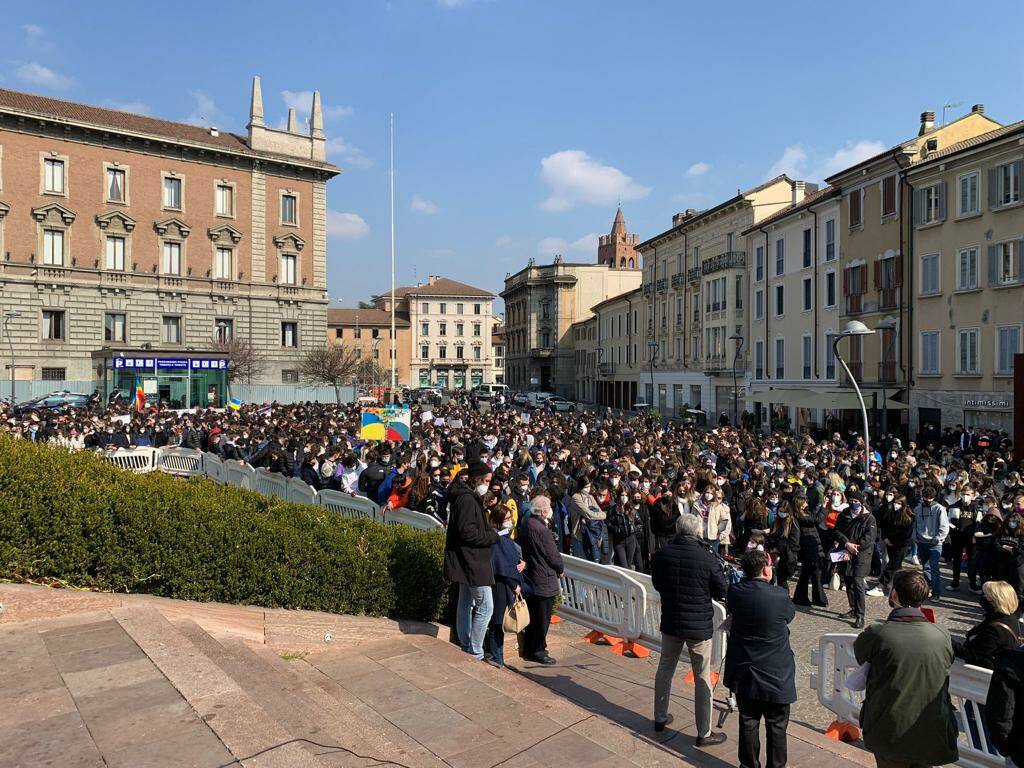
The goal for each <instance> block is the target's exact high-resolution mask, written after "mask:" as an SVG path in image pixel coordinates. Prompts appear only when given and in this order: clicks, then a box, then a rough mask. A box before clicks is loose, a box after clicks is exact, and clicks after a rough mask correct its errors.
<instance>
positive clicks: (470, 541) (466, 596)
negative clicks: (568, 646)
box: [444, 463, 498, 659]
mask: <svg viewBox="0 0 1024 768" xmlns="http://www.w3.org/2000/svg"><path fill="white" fill-rule="evenodd" d="M468 479H469V484H467V483H466V479H465V476H464V475H463V473H461V472H460V473H459V475H458V477H456V480H455V482H454V483H453V484H452V488H451V492H450V494H449V511H448V530H447V532H446V534H445V542H444V576H445V578H446V579H448V580H449V581H452V582H454V583H456V584H458V585H459V604H458V608H457V609H456V615H455V629H456V631H457V632H458V635H459V644H460V645H461V646H462V650H464V651H465V652H466V653H471V654H473V655H474V656H475V657H476V658H478V659H483V657H484V635H485V634H486V633H487V624H488V623H489V622H490V620H491V613H492V612H493V611H494V596H493V593H492V592H491V586H492V585H493V584H494V571H493V569H492V567H491V547H492V546H493V545H494V544H496V543H497V542H498V532H497V531H496V530H494V529H493V528H492V527H491V526H490V525H488V524H487V519H486V517H485V515H484V505H483V502H482V501H481V498H482V497H483V495H484V494H485V493H487V484H488V482H490V479H491V468H490V467H488V466H487V465H486V464H480V463H477V464H473V465H472V466H471V467H470V468H469V472H468Z"/></svg>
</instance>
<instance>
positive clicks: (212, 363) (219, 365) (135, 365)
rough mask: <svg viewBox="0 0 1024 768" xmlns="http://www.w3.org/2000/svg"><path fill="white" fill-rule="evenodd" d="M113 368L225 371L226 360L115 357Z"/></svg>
mask: <svg viewBox="0 0 1024 768" xmlns="http://www.w3.org/2000/svg"><path fill="white" fill-rule="evenodd" d="M114 368H127V369H131V370H148V371H152V370H153V369H154V368H156V369H158V370H162V371H187V370H189V369H190V368H191V369H192V370H193V371H226V370H227V368H228V361H227V360H210V359H207V358H203V359H199V358H188V357H115V358H114Z"/></svg>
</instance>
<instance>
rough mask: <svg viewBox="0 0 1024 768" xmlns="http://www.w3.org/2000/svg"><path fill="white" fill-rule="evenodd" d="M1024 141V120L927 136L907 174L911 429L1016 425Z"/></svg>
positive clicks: (1023, 287)
mask: <svg viewBox="0 0 1024 768" xmlns="http://www.w3.org/2000/svg"><path fill="white" fill-rule="evenodd" d="M986 122H988V121H986ZM1022 145H1024V122H1018V123H1014V124H1012V125H1008V126H1006V127H1003V128H998V129H996V130H993V131H990V132H987V133H982V134H980V135H975V136H973V137H970V138H966V139H963V140H958V141H952V140H944V141H941V143H938V144H937V145H936V146H934V147H931V146H929V145H927V143H926V146H925V148H924V151H923V153H921V154H920V155H919V156H918V157H917V159H916V161H915V162H914V163H913V164H912V165H911V166H910V170H909V172H908V173H907V177H906V180H907V183H908V185H909V188H910V190H912V195H913V220H912V225H913V241H912V250H911V254H912V258H913V261H912V264H911V265H910V267H911V268H910V269H909V270H908V275H909V276H912V279H911V280H910V281H908V292H909V295H910V297H911V305H912V308H913V311H912V313H908V316H907V329H908V334H907V335H908V336H910V342H911V344H910V346H911V355H910V358H909V360H908V361H907V362H908V364H909V365H908V367H909V369H910V376H911V381H912V384H913V386H912V388H911V391H910V406H911V408H910V430H911V434H918V433H919V430H921V429H922V428H923V427H924V426H925V425H930V427H932V428H934V430H935V431H936V432H938V431H941V428H943V427H950V426H956V425H957V424H963V425H965V426H967V425H974V426H977V427H992V428H997V429H1005V430H1006V431H1007V432H1010V433H1011V434H1012V432H1013V426H1012V422H1013V409H1014V397H1013V374H1014V355H1015V354H1017V353H1020V352H1021V351H1024V345H1022V339H1021V335H1022V324H1024V269H1022V265H1021V258H1022V256H1024V198H1022V195H1021V181H1022V180H1021V174H1022V165H1024V146H1022Z"/></svg>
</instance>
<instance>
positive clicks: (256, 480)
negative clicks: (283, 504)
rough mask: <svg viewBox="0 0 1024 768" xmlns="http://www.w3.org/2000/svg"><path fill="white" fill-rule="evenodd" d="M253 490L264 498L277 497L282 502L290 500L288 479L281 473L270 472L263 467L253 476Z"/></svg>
mask: <svg viewBox="0 0 1024 768" xmlns="http://www.w3.org/2000/svg"><path fill="white" fill-rule="evenodd" d="M252 489H253V490H254V491H256V493H262V494H263V495H264V496H276V497H277V498H279V499H281V501H287V500H288V479H287V478H286V477H285V476H284V475H282V474H280V473H279V472H268V471H267V470H266V469H263V468H262V467H261V468H260V469H257V470H256V474H255V475H254V476H253V486H252Z"/></svg>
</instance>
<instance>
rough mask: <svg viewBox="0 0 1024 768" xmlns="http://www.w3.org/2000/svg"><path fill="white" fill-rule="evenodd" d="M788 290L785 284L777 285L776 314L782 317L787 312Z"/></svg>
mask: <svg viewBox="0 0 1024 768" xmlns="http://www.w3.org/2000/svg"><path fill="white" fill-rule="evenodd" d="M785 299H786V291H785V286H784V285H776V286H775V316H776V317H781V316H782V315H783V314H785V312H786V302H785Z"/></svg>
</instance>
